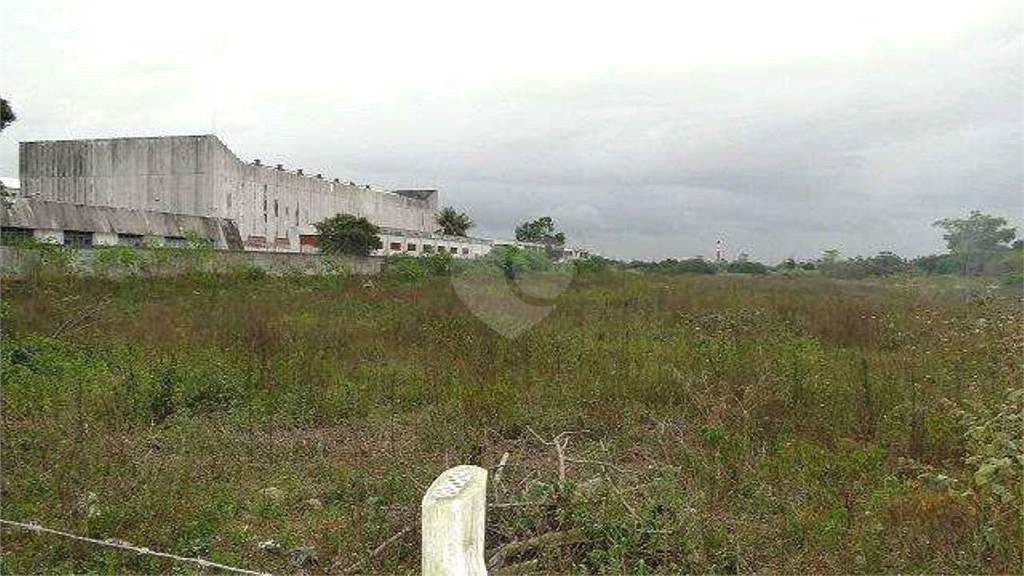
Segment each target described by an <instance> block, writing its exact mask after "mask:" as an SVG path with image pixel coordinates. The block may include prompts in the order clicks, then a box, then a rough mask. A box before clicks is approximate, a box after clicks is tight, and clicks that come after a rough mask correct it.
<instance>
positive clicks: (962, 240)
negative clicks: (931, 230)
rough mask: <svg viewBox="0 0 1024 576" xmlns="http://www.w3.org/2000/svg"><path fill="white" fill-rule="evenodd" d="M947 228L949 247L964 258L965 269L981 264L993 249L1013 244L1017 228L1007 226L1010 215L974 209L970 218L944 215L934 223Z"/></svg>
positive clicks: (968, 270)
mask: <svg viewBox="0 0 1024 576" xmlns="http://www.w3.org/2000/svg"><path fill="white" fill-rule="evenodd" d="M933 226H935V227H937V228H939V229H941V230H944V231H945V234H943V235H942V239H943V240H945V241H946V246H947V247H948V248H949V251H950V252H951V253H953V254H955V255H957V256H959V257H960V258H962V259H963V266H964V273H965V274H966V273H969V272H970V271H971V270H972V269H977V268H980V267H982V266H983V265H984V263H985V261H986V260H987V259H988V257H990V256H991V255H992V254H993V253H995V252H999V251H1001V250H1006V249H1007V248H1009V244H1010V243H1011V242H1013V239H1014V238H1016V237H1017V230H1016V229H1015V228H1009V227H1007V226H1006V218H999V217H996V216H989V215H988V214H982V213H981V212H979V211H978V210H972V211H971V215H970V216H968V217H967V218H944V219H942V220H939V221H937V222H935V223H934V224H933Z"/></svg>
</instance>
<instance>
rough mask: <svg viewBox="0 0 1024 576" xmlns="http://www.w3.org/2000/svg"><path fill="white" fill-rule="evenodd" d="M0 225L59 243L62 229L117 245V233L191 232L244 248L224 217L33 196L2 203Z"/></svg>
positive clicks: (226, 246) (157, 234) (228, 246)
mask: <svg viewBox="0 0 1024 576" xmlns="http://www.w3.org/2000/svg"><path fill="white" fill-rule="evenodd" d="M0 226H3V227H4V228H8V227H13V228H28V229H32V230H35V231H36V232H37V233H36V234H34V235H35V237H36V238H39V239H41V240H42V239H51V240H56V243H61V241H62V239H63V230H79V231H82V232H93V233H94V243H96V244H117V234H118V233H121V234H137V235H140V236H144V237H147V238H157V239H159V238H164V237H183V236H185V234H186V233H187V232H189V231H192V232H195V233H197V234H199V235H200V236H201V237H203V238H206V239H207V240H209V241H210V242H211V243H212V244H213V246H214V247H215V248H218V249H241V248H242V245H241V239H240V237H239V234H238V229H237V228H236V227H235V224H234V222H231V221H230V220H227V219H224V218H216V217H203V216H190V215H186V214H170V213H167V212H154V211H150V210H139V209H132V208H111V207H107V206H88V205H81V204H68V203H65V202H50V201H40V200H36V199H33V198H22V197H18V198H14V199H12V200H10V202H4V203H2V204H0ZM40 231H44V232H42V233H39V232H40Z"/></svg>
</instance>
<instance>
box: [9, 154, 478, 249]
mask: <svg viewBox="0 0 1024 576" xmlns="http://www.w3.org/2000/svg"><path fill="white" fill-rule="evenodd" d="M19 152H20V158H19V168H20V174H19V178H20V185H21V189H20V190H19V191H18V192H17V193H16V194H13V195H8V196H5V197H4V202H3V206H2V209H0V224H2V226H3V232H4V235H5V237H7V238H10V237H12V236H27V237H34V238H37V239H40V240H46V241H50V242H57V243H62V244H68V245H75V246H92V245H111V244H124V245H140V244H143V243H147V242H160V243H165V244H175V243H181V242H183V241H184V238H185V235H186V233H187V232H190V231H191V232H193V233H196V234H199V235H200V236H201V237H203V238H206V239H207V240H209V241H210V242H211V243H212V244H213V245H214V246H215V247H217V248H221V249H245V250H263V251H280V252H306V251H313V250H314V249H315V248H314V246H315V238H316V230H315V229H314V227H313V224H314V223H316V222H319V221H321V220H323V219H325V218H328V217H330V216H333V215H335V214H338V213H348V214H355V215H357V216H365V217H366V218H367V219H368V220H370V221H371V222H373V223H374V224H376V225H378V226H380V227H381V229H382V234H381V241H382V242H383V248H382V249H381V250H379V251H378V253H379V254H381V255H387V254H394V253H399V252H402V253H413V254H421V253H434V252H440V251H444V252H447V253H449V254H452V255H453V256H457V257H475V256H480V255H483V254H486V253H487V252H488V251H490V249H491V247H492V246H493V245H494V241H492V240H489V239H484V238H464V237H450V236H440V235H438V234H435V233H433V227H434V213H435V211H436V209H437V204H438V192H437V190H382V189H378V188H374V187H371V186H368V185H357V184H355V183H353V182H342V181H340V180H338V179H337V178H335V179H329V178H325V177H323V176H322V175H321V174H316V175H308V174H304V173H303V171H302V170H286V169H285V168H284V167H283V166H282V165H280V164H278V165H276V166H274V167H270V166H265V165H263V164H262V163H260V161H259V160H256V161H254V162H252V163H247V162H243V161H241V160H239V159H238V157H237V156H235V154H234V153H233V152H231V150H229V149H228V148H227V146H225V145H224V143H223V142H221V141H220V139H218V138H217V137H216V136H214V135H201V136H165V137H152V138H114V139H100V140H62V141H40V142H22V143H21V145H20V150H19Z"/></svg>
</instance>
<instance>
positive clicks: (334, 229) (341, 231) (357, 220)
mask: <svg viewBox="0 0 1024 576" xmlns="http://www.w3.org/2000/svg"><path fill="white" fill-rule="evenodd" d="M313 226H314V227H315V228H316V231H317V233H318V234H319V235H320V237H319V238H318V239H317V247H319V248H320V250H322V251H324V252H326V253H328V254H351V255H355V256H368V255H369V254H370V252H373V251H374V250H377V249H379V248H380V247H381V246H383V244H381V241H380V236H379V234H380V228H378V227H377V226H375V225H374V224H372V223H371V222H370V221H369V220H367V219H366V218H364V217H361V216H353V215H351V214H335V215H334V216H331V217H330V218H327V219H325V220H323V221H321V222H317V223H316V224H314V225H313Z"/></svg>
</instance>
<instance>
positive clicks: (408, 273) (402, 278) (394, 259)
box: [381, 254, 430, 284]
mask: <svg viewBox="0 0 1024 576" xmlns="http://www.w3.org/2000/svg"><path fill="white" fill-rule="evenodd" d="M381 278H382V279H384V280H385V281H392V282H398V283H402V284H418V283H421V282H426V281H427V279H428V278H430V272H429V271H428V270H427V268H426V267H425V266H424V265H423V264H422V263H421V262H420V259H419V258H416V257H413V256H406V255H405V254H402V255H399V256H389V257H388V258H387V259H386V260H385V261H384V269H383V270H381Z"/></svg>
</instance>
